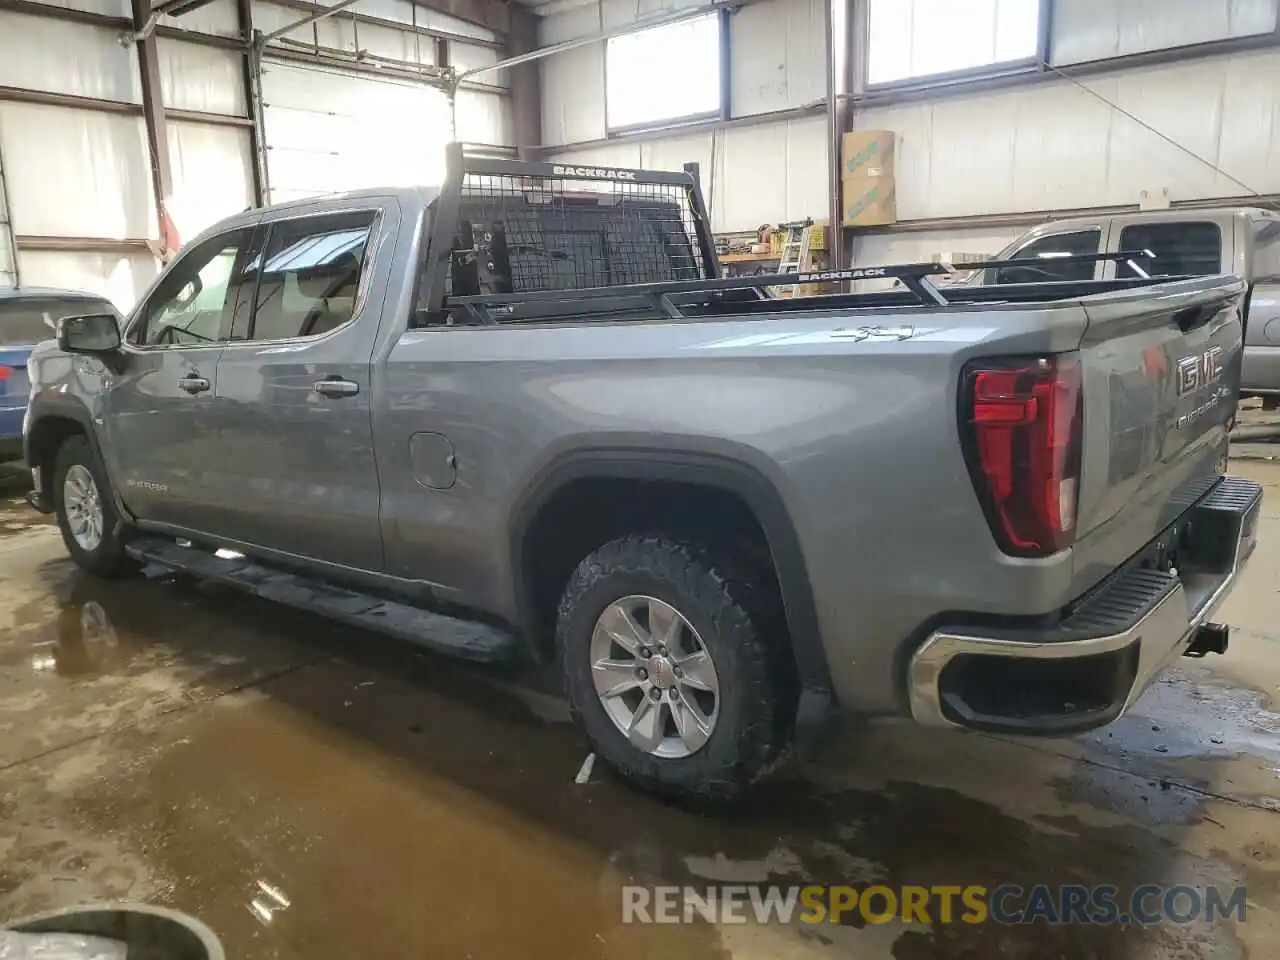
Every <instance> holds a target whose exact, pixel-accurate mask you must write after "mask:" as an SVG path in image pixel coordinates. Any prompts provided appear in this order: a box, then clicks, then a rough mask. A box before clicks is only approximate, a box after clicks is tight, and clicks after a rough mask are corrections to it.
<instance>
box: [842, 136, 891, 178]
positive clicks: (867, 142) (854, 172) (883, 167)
mask: <svg viewBox="0 0 1280 960" xmlns="http://www.w3.org/2000/svg"><path fill="white" fill-rule="evenodd" d="M896 142H897V135H896V134H895V133H894V132H893V131H892V130H856V131H854V132H853V133H846V134H845V135H844V137H843V138H842V140H841V141H840V170H841V174H840V175H841V176H842V177H892V176H893V154H894V146H895V144H896Z"/></svg>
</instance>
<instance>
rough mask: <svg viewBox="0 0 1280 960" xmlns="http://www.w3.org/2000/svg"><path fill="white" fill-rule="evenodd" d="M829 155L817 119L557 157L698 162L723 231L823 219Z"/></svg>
mask: <svg viewBox="0 0 1280 960" xmlns="http://www.w3.org/2000/svg"><path fill="white" fill-rule="evenodd" d="M713 143H714V149H713ZM826 156H827V147H826V125H825V122H824V121H823V119H822V118H821V117H815V118H811V119H805V120H791V121H785V122H783V123H776V124H762V125H760V126H757V127H743V128H738V129H728V130H717V131H714V132H703V133H694V134H686V135H684V136H679V137H663V138H662V139H659V140H651V141H641V142H639V143H627V144H617V145H616V146H605V147H599V148H594V149H590V150H574V151H570V152H567V153H563V154H559V155H557V156H556V157H555V159H556V160H560V159H564V160H568V161H571V162H574V163H585V164H598V165H601V166H612V167H640V168H642V169H651V170H679V169H681V168H682V167H683V165H684V164H685V163H689V162H696V163H698V164H700V165H701V168H702V190H703V194H704V197H705V198H706V201H707V206H708V207H709V208H710V210H711V226H712V229H714V230H717V231H725V230H753V229H755V228H756V227H758V226H760V224H762V223H779V222H782V221H785V220H799V219H801V218H803V217H813V218H814V219H826V217H827V182H826V179H827V178H826V176H825V174H824V173H823V172H822V171H825V169H826ZM815 171H818V172H817V173H815Z"/></svg>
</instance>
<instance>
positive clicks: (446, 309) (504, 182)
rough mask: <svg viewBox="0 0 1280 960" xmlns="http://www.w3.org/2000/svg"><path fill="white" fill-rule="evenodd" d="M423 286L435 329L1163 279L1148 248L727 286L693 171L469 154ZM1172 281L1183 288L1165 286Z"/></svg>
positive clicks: (933, 300)
mask: <svg viewBox="0 0 1280 960" xmlns="http://www.w3.org/2000/svg"><path fill="white" fill-rule="evenodd" d="M430 230H431V233H430V237H429V243H428V256H429V257H430V260H429V262H428V263H427V264H426V265H425V270H424V274H423V278H422V285H421V287H420V293H421V296H420V298H419V306H420V315H421V316H422V318H423V319H424V320H425V321H426V323H428V324H447V325H454V324H493V323H499V322H526V323H528V322H538V321H541V320H553V319H567V318H569V317H589V316H596V315H599V316H607V317H609V318H610V319H623V320H625V319H635V320H641V319H658V318H668V319H680V318H683V317H686V316H690V315H702V314H705V313H706V312H707V311H708V310H709V309H711V310H714V308H715V307H716V306H717V305H721V304H725V305H727V304H734V305H735V309H737V310H743V311H746V312H756V311H760V310H781V309H787V310H795V309H803V304H804V303H805V302H806V301H808V302H809V303H810V305H811V306H816V305H817V302H818V301H820V302H821V305H822V306H824V307H825V306H828V305H830V306H837V305H839V306H844V305H850V306H853V305H862V306H876V305H888V306H896V305H917V306H919V305H924V306H945V305H948V304H951V303H964V302H1004V301H1031V300H1035V299H1039V300H1045V299H1061V298H1066V297H1070V296H1083V295H1085V294H1086V293H1093V292H1100V291H1101V290H1103V289H1124V288H1127V287H1132V286H1142V285H1146V284H1150V283H1152V282H1155V281H1154V280H1152V279H1151V278H1149V277H1148V275H1147V272H1146V271H1145V270H1144V269H1143V268H1142V267H1140V266H1138V264H1139V263H1140V262H1149V261H1151V260H1153V259H1154V258H1155V255H1154V254H1153V253H1151V251H1149V250H1139V251H1130V252H1121V253H1104V254H1091V255H1082V256H1064V257H1055V258H1052V259H1048V260H1046V259H1041V258H1033V259H1013V260H987V261H982V262H980V263H957V264H942V263H909V264H900V265H894V266H876V267H855V268H848V269H843V270H821V271H811V272H806V273H775V274H770V275H766V276H750V277H732V278H726V277H722V276H720V266H719V263H718V261H717V260H716V255H715V245H714V241H713V238H712V235H711V227H710V221H709V219H708V217H707V214H706V208H705V206H704V204H703V202H702V195H701V191H700V189H699V186H698V183H697V180H696V178H695V177H694V176H692V175H691V174H689V173H672V172H665V171H648V170H630V169H621V168H615V167H599V166H587V165H576V164H556V163H529V162H524V161H513V160H497V159H490V158H481V157H467V156H464V155H463V154H462V152H461V149H460V148H459V147H458V146H457V145H453V146H451V147H450V149H449V157H448V176H447V178H446V181H445V184H444V187H443V189H442V191H441V194H440V197H439V198H438V199H437V200H436V201H435V210H434V215H433V217H432V220H431V227H430ZM1064 261H1065V262H1068V263H1097V262H1100V261H1116V262H1126V263H1128V264H1129V265H1130V266H1131V268H1132V269H1133V271H1134V272H1135V273H1136V274H1138V277H1137V278H1134V279H1118V280H1114V281H1105V282H1097V281H1074V282H1054V281H1049V282H1034V283H1018V284H1002V285H999V286H985V287H978V286H963V285H961V286H953V287H949V288H947V289H946V291H945V292H944V291H943V290H942V289H940V288H939V287H938V286H937V285H936V284H935V283H934V282H933V281H932V278H934V277H938V276H942V275H946V274H950V273H954V272H961V271H971V270H988V269H991V268H998V269H1008V268H1024V269H1027V270H1030V271H1044V270H1045V269H1046V267H1047V266H1049V265H1050V264H1052V265H1055V266H1056V265H1060V264H1062V263H1063V262H1064ZM1159 279H1160V280H1161V281H1165V280H1170V279H1174V278H1172V277H1161V278H1159ZM857 280H895V281H898V282H899V283H900V284H901V288H900V289H897V290H889V291H880V292H876V293H868V294H852V295H840V294H836V295H828V296H823V297H811V298H799V299H794V300H785V301H775V300H773V299H772V298H771V297H770V296H769V294H768V293H767V288H768V287H776V286H787V285H791V284H808V283H831V282H850V281H857Z"/></svg>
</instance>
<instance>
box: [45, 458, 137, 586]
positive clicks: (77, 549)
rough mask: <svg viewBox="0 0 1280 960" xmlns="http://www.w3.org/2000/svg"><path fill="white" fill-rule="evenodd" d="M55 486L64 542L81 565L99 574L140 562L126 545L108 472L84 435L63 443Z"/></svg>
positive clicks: (109, 574) (114, 574)
mask: <svg viewBox="0 0 1280 960" xmlns="http://www.w3.org/2000/svg"><path fill="white" fill-rule="evenodd" d="M52 492H53V497H54V504H55V508H56V513H57V517H58V529H59V530H61V531H62V542H63V543H65V544H66V545H67V552H68V553H70V554H71V559H72V560H74V561H75V562H76V565H77V566H79V567H80V568H81V569H82V570H86V571H88V572H89V573H92V574H95V575H96V576H99V577H120V576H124V575H125V574H127V573H130V572H132V571H133V570H134V569H135V568H136V565H135V564H134V562H133V561H132V560H131V559H130V558H129V556H128V555H127V554H126V553H125V550H124V538H123V533H124V525H123V524H122V523H121V522H120V516H119V514H118V513H117V512H116V508H115V503H114V502H113V501H112V499H111V488H110V487H109V486H108V485H107V480H106V475H105V472H104V471H103V469H102V467H101V466H100V465H99V464H98V460H97V457H95V456H94V455H93V449H92V448H91V447H90V446H89V441H88V440H87V439H85V438H84V437H82V436H75V437H69V438H68V439H67V440H66V441H64V442H63V444H62V446H60V447H59V448H58V455H57V458H56V459H55V460H54V467H53V491H52Z"/></svg>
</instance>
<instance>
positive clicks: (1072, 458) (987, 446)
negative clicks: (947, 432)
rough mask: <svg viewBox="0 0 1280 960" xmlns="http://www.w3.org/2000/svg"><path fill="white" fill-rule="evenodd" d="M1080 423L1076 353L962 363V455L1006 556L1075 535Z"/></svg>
mask: <svg viewBox="0 0 1280 960" xmlns="http://www.w3.org/2000/svg"><path fill="white" fill-rule="evenodd" d="M1082 420H1083V412H1082V408H1081V391H1080V358H1079V356H1078V355H1076V354H1060V355H1057V356H1052V357H1038V358H1030V359H1029V358H1025V357H1020V358H1016V359H1000V360H983V361H978V362H976V363H972V364H970V365H969V366H968V367H966V368H965V372H964V378H963V381H962V395H961V434H962V436H963V439H964V441H965V442H964V447H965V456H966V459H967V460H968V462H969V472H970V474H971V475H972V477H973V483H974V488H975V489H976V490H977V493H978V498H979V499H980V500H981V501H982V504H983V507H984V509H985V510H986V513H987V519H988V521H989V522H990V524H991V532H992V533H993V534H994V535H995V538H996V542H997V543H998V544H999V545H1000V548H1001V549H1002V550H1003V551H1004V552H1005V553H1008V554H1012V555H1014V556H1020V557H1043V556H1048V555H1049V554H1052V553H1057V552H1058V551H1059V550H1062V549H1063V548H1065V547H1067V546H1069V545H1070V544H1071V542H1072V541H1073V540H1074V539H1075V532H1076V500H1077V496H1078V493H1079V481H1080V446H1081V421H1082Z"/></svg>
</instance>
